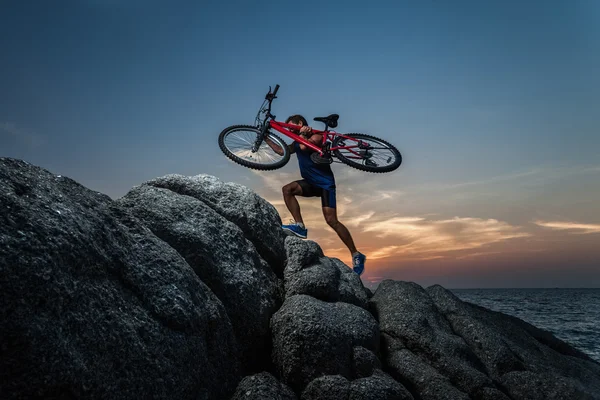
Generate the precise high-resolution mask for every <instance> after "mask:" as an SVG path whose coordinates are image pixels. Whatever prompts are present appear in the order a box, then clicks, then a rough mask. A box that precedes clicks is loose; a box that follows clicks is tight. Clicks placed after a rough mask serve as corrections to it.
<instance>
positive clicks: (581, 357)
mask: <svg viewBox="0 0 600 400" xmlns="http://www.w3.org/2000/svg"><path fill="white" fill-rule="evenodd" d="M427 293H428V294H429V296H430V297H431V299H432V300H433V302H434V304H435V305H436V307H437V309H438V310H439V311H440V312H441V313H442V314H444V316H445V318H446V320H447V321H448V322H449V323H450V326H451V329H452V330H453V331H454V332H455V333H456V334H457V335H460V337H462V338H463V340H465V342H466V343H467V344H468V345H469V347H470V348H471V349H472V351H473V353H474V354H476V356H477V357H478V359H479V360H481V362H482V364H483V365H484V366H485V371H486V372H487V373H488V374H489V376H490V377H491V378H492V379H493V380H494V381H496V382H501V383H502V386H504V387H505V388H506V391H507V392H508V393H509V394H510V395H511V396H513V397H515V395H514V394H513V393H520V392H524V391H523V390H525V392H527V391H530V392H531V393H533V392H536V393H538V396H542V397H544V398H561V396H562V398H585V397H584V394H585V395H590V396H591V395H593V396H596V397H598V398H600V365H599V364H598V363H597V362H595V361H593V360H592V359H590V358H589V357H588V356H587V355H585V354H583V353H582V352H580V351H579V350H576V349H574V348H573V347H571V346H569V345H568V344H567V343H565V342H563V341H561V340H559V339H557V338H556V337H554V335H552V334H550V333H549V332H545V331H542V330H541V329H538V328H536V327H534V326H532V325H530V324H528V323H526V322H525V321H522V320H520V319H518V318H515V317H512V316H508V315H505V314H502V313H499V312H494V311H491V310H487V309H485V308H483V307H479V306H476V305H473V304H470V303H466V302H463V301H461V300H460V299H458V298H457V297H456V296H455V295H454V294H452V293H451V292H450V291H448V290H446V289H444V288H442V287H441V286H439V285H436V286H432V287H429V288H427ZM507 379H508V380H507ZM538 381H539V382H547V384H543V385H542V384H539V385H538V384H537V383H536V382H538ZM508 382H509V383H508ZM551 383H552V384H551ZM537 386H543V388H541V387H540V388H539V389H534V388H536V387H537ZM519 387H527V389H520V388H519ZM515 391H516V392H515ZM576 394H577V396H580V397H577V396H576ZM516 397H519V396H516ZM540 398H541V397H540Z"/></svg>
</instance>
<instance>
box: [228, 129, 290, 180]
mask: <svg viewBox="0 0 600 400" xmlns="http://www.w3.org/2000/svg"><path fill="white" fill-rule="evenodd" d="M241 130H246V131H248V132H255V133H256V134H257V135H260V130H259V129H258V128H257V127H255V126H251V125H232V126H229V127H227V128H225V129H223V131H222V132H221V133H220V134H219V147H220V148H221V151H222V152H223V154H225V155H226V156H227V157H228V158H229V159H231V160H232V161H234V162H235V163H237V164H240V165H242V166H244V167H247V168H251V169H257V170H261V171H272V170H275V169H279V168H281V167H283V166H284V165H286V164H287V163H288V161H290V151H289V148H288V145H287V144H286V143H285V142H284V141H283V139H281V138H280V137H279V136H277V135H275V134H273V133H271V132H269V133H268V134H267V135H268V137H269V138H270V139H271V140H272V141H273V142H275V143H277V144H278V145H279V146H281V148H282V149H283V155H282V158H281V160H279V161H277V162H274V163H269V164H265V163H260V162H253V161H248V160H246V159H244V158H241V157H239V156H237V155H236V154H234V153H233V152H232V151H231V150H230V149H229V148H228V147H227V145H226V144H225V139H226V137H227V136H228V134H231V133H233V132H236V131H241ZM263 144H264V143H263ZM261 148H262V146H261Z"/></svg>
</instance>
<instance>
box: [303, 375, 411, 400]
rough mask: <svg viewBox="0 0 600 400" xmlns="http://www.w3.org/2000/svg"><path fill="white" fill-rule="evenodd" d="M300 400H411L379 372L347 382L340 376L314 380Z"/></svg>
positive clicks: (392, 381)
mask: <svg viewBox="0 0 600 400" xmlns="http://www.w3.org/2000/svg"><path fill="white" fill-rule="evenodd" d="M301 399H302V400H340V399H348V400H413V396H412V395H411V394H410V393H409V392H408V390H406V388H405V387H404V386H402V385H401V384H400V383H398V382H396V381H395V380H393V379H392V378H391V377H390V376H389V375H387V374H386V373H385V372H383V371H381V370H376V371H374V373H373V375H371V376H369V377H365V378H360V379H356V380H354V381H348V380H347V379H346V378H344V377H343V376H341V375H326V376H322V377H319V378H317V379H314V380H313V381H312V382H310V383H309V384H308V385H307V386H306V389H304V391H303V392H302V397H301Z"/></svg>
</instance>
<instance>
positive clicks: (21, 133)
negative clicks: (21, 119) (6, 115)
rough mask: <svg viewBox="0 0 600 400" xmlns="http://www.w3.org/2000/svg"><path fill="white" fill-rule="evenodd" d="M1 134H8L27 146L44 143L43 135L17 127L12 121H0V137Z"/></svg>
mask: <svg viewBox="0 0 600 400" xmlns="http://www.w3.org/2000/svg"><path fill="white" fill-rule="evenodd" d="M2 136H10V137H12V138H13V139H16V140H19V141H20V142H23V143H25V144H27V145H29V146H40V145H42V144H43V143H44V138H43V137H41V136H39V135H36V134H35V133H31V132H28V131H27V130H25V129H22V128H19V127H17V125H15V124H14V123H12V122H0V138H1V137H2Z"/></svg>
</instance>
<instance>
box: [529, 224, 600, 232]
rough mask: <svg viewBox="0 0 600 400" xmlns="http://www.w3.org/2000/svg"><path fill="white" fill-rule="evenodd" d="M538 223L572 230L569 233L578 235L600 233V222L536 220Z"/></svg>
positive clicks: (557, 228)
mask: <svg viewBox="0 0 600 400" xmlns="http://www.w3.org/2000/svg"><path fill="white" fill-rule="evenodd" d="M534 223H535V224H536V225H539V226H541V227H544V228H548V229H552V230H559V231H571V232H569V233H572V234H576V235H585V234H589V233H600V224H584V223H579V222H564V221H539V220H538V221H534Z"/></svg>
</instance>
